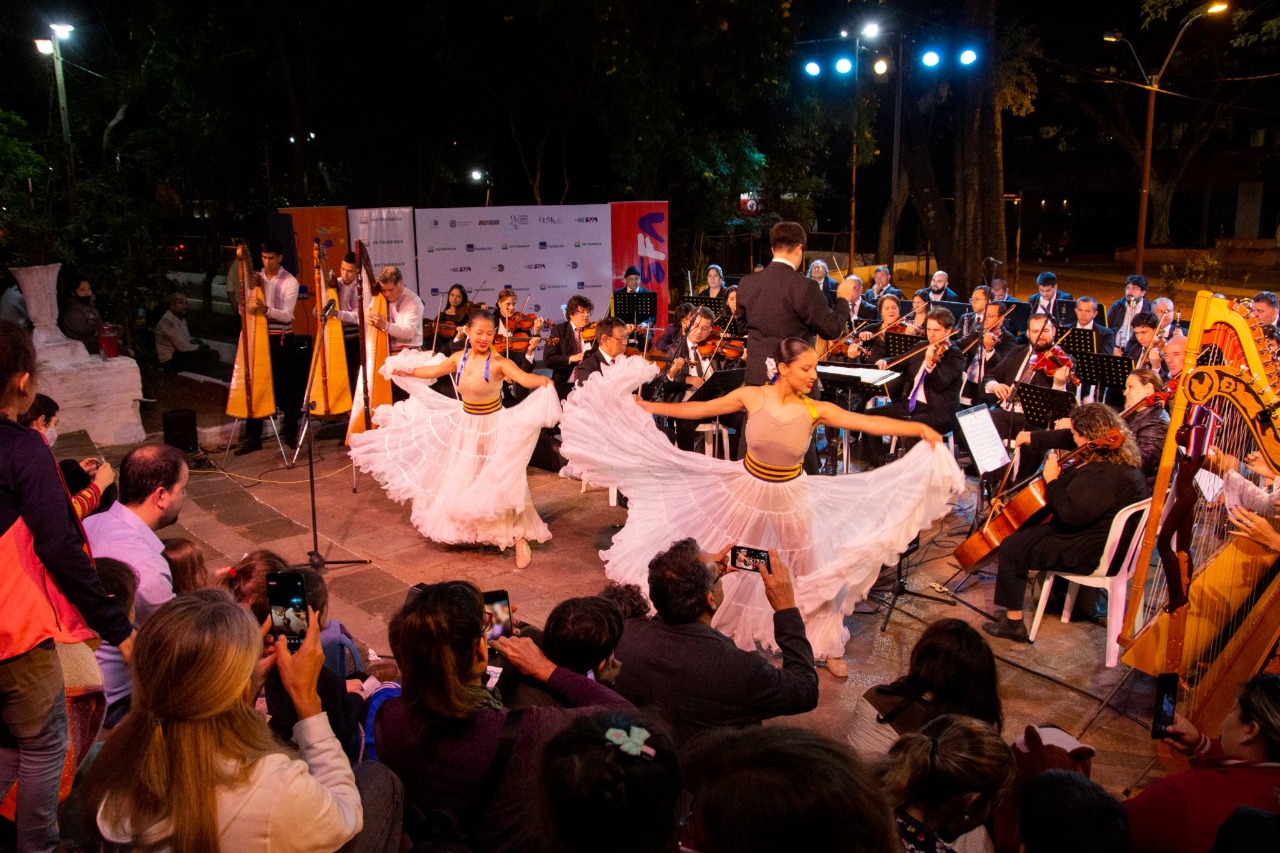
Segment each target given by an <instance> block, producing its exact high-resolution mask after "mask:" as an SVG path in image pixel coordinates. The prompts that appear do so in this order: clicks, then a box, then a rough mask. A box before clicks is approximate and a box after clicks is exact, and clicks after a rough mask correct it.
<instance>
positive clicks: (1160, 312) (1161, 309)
mask: <svg viewBox="0 0 1280 853" xmlns="http://www.w3.org/2000/svg"><path fill="white" fill-rule="evenodd" d="M1151 313H1152V314H1155V315H1156V317H1158V318H1159V319H1160V327H1159V328H1157V329H1156V334H1157V335H1159V336H1160V337H1162V338H1164V339H1165V340H1166V341H1168V340H1172V339H1173V338H1176V337H1177V336H1178V335H1181V334H1183V331H1182V327H1181V326H1179V325H1178V309H1177V306H1175V305H1174V304H1173V300H1172V299H1170V298H1169V297H1167V296H1161V297H1160V298H1159V299H1157V300H1156V301H1155V302H1152V303H1151Z"/></svg>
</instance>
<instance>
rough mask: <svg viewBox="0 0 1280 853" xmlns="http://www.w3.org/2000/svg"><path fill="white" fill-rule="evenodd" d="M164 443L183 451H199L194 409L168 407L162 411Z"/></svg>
mask: <svg viewBox="0 0 1280 853" xmlns="http://www.w3.org/2000/svg"><path fill="white" fill-rule="evenodd" d="M164 443H165V444H168V445H171V446H173V447H176V448H178V449H179V450H181V451H182V452H183V453H199V452H200V437H199V434H198V433H197V432H196V410H195V409H169V410H168V411H167V412H165V413H164Z"/></svg>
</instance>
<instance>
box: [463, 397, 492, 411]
mask: <svg viewBox="0 0 1280 853" xmlns="http://www.w3.org/2000/svg"><path fill="white" fill-rule="evenodd" d="M501 408H502V398H501V397H494V398H493V399H492V400H485V401H484V402H481V403H472V402H471V401H470V400H463V401H462V411H464V412H466V413H467V414H468V415H492V414H493V413H494V412H496V411H498V410H499V409H501Z"/></svg>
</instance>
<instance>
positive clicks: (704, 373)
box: [661, 306, 743, 450]
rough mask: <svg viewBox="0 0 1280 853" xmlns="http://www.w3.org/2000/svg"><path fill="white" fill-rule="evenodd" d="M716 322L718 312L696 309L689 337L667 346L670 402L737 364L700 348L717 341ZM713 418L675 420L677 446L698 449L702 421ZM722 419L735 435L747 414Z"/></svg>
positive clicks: (682, 398) (682, 399)
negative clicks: (714, 324)
mask: <svg viewBox="0 0 1280 853" xmlns="http://www.w3.org/2000/svg"><path fill="white" fill-rule="evenodd" d="M714 322H715V315H714V314H713V313H711V309H709V308H705V307H701V306H700V307H698V308H697V309H695V310H694V312H693V317H692V318H691V319H690V321H689V334H688V335H687V336H686V337H685V340H683V341H676V342H675V343H674V344H673V345H672V346H671V348H670V349H668V350H667V356H668V358H670V362H669V366H668V367H667V370H666V372H665V373H664V374H663V379H664V382H663V386H662V391H661V393H662V396H663V399H665V400H666V401H667V402H672V403H683V402H686V401H687V400H688V399H689V398H690V397H692V396H693V395H694V394H695V393H696V392H697V390H698V389H699V388H701V387H702V386H703V385H704V384H706V382H707V380H709V379H710V378H711V377H712V375H714V374H715V373H716V372H718V371H721V370H726V369H729V368H730V367H731V366H734V365H731V364H730V363H729V361H728V360H727V359H725V358H724V357H723V356H718V355H714V354H713V355H712V356H710V357H706V356H703V355H702V353H701V352H699V347H701V346H702V345H703V344H705V343H707V342H708V341H711V342H713V343H714V340H715V339H714V338H712V334H711V327H712V324H713V323H714ZM710 420H713V419H704V420H687V419H684V418H680V419H677V420H676V421H675V425H676V446H677V447H679V448H680V449H681V450H695V449H697V441H698V431H697V429H698V425H699V424H703V423H708V422H710ZM720 421H721V423H724V424H725V425H726V426H728V427H730V428H731V429H733V430H734V432H735V436H734V437H735V438H737V436H738V435H740V434H741V429H740V428H741V426H742V422H743V417H742V414H741V413H740V412H735V413H733V414H730V415H724V416H721V418H720ZM735 443H736V442H735Z"/></svg>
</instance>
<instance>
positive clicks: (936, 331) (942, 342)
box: [867, 308, 964, 465]
mask: <svg viewBox="0 0 1280 853" xmlns="http://www.w3.org/2000/svg"><path fill="white" fill-rule="evenodd" d="M955 325H956V318H955V317H954V316H953V315H952V314H951V312H950V311H948V310H947V309H946V308H930V309H929V312H928V313H927V314H926V315H925V337H926V338H927V339H928V341H929V343H928V345H927V346H925V348H924V349H923V350H922V351H921V352H918V353H916V354H915V355H913V356H912V357H911V358H909V359H907V360H906V361H905V362H903V363H902V364H900V365H898V367H897V368H895V369H896V370H900V371H901V372H902V379H901V380H900V381H899V384H898V387H897V389H896V390H895V391H894V394H893V402H892V403H890V404H889V405H887V406H884V407H883V408H880V409H877V410H876V414H877V415H883V416H884V417H888V418H897V419H898V420H903V421H919V422H921V423H925V424H928V425H929V426H930V427H932V428H933V429H935V430H937V431H938V432H940V433H946V432H951V429H952V423H951V415H952V412H953V411H954V409H955V405H956V401H957V400H958V399H959V397H960V386H961V384H962V383H963V382H964V356H963V355H961V354H960V348H959V347H957V346H955V342H954V341H949V340H948V338H949V336H950V335H951V330H952V329H953V328H955ZM884 365H885V362H883V361H881V362H877V364H876V366H877V367H881V368H883V367H884ZM885 447H886V445H885V444H884V442H882V441H879V440H878V439H877V438H875V437H872V439H871V443H870V445H869V446H868V448H867V461H868V462H870V463H872V464H873V465H879V464H880V463H882V462H884V453H885Z"/></svg>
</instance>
